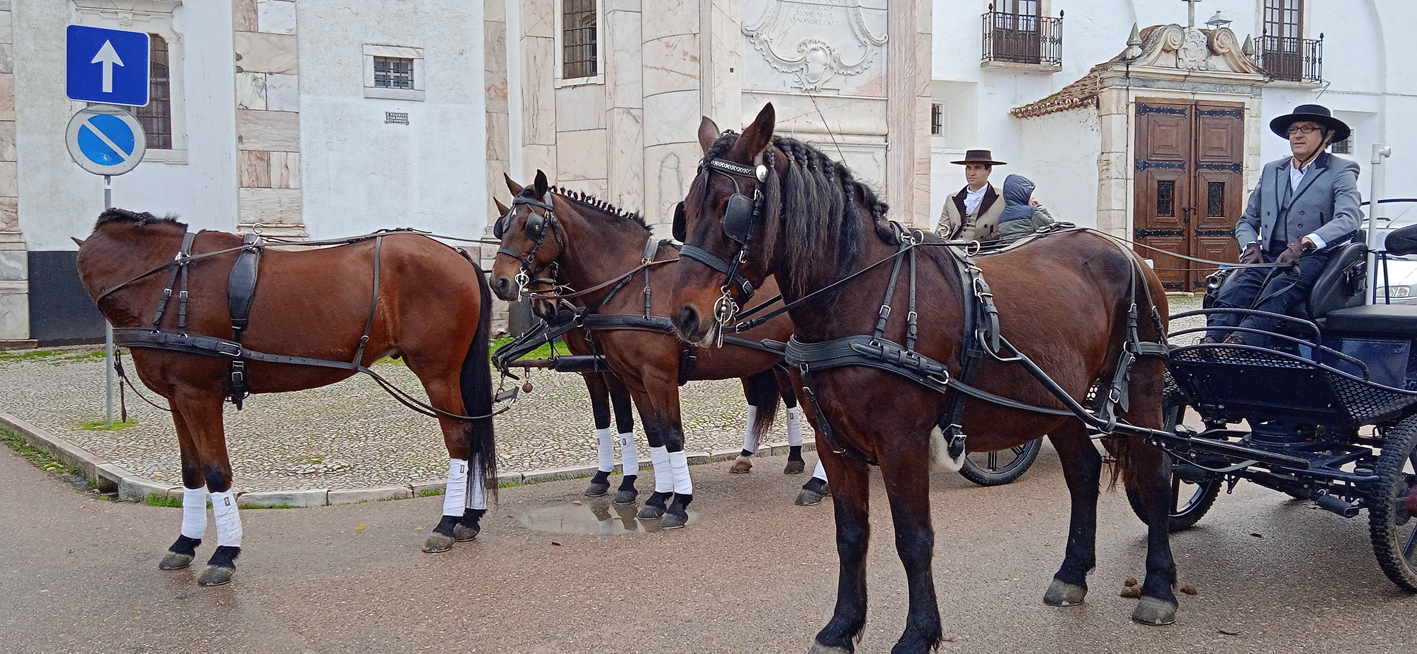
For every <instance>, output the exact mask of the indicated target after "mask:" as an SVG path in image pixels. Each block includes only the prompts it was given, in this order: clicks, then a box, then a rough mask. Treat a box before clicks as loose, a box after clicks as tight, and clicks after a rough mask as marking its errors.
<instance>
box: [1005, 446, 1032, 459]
mask: <svg viewBox="0 0 1417 654" xmlns="http://www.w3.org/2000/svg"><path fill="white" fill-rule="evenodd" d="M1027 449H1028V446H1027V445H1020V446H1018V447H1011V448H1009V451H1010V452H1013V453H1014V457H1015V458H1018V457H1021V456H1023V453H1024V451H1025V450H1027Z"/></svg>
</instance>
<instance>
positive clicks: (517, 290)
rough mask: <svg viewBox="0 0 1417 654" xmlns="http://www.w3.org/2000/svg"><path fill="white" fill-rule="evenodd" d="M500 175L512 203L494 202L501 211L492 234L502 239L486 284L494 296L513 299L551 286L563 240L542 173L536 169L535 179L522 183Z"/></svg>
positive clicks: (548, 186)
mask: <svg viewBox="0 0 1417 654" xmlns="http://www.w3.org/2000/svg"><path fill="white" fill-rule="evenodd" d="M503 178H505V179H506V182H507V189H508V190H510V191H511V192H512V206H511V207H510V208H508V207H507V206H506V205H503V204H502V203H501V202H498V203H497V208H498V209H499V210H501V211H502V214H501V216H500V217H498V218H497V222H496V223H495V224H494V227H493V235H494V237H496V238H498V239H500V240H501V241H502V242H501V245H500V247H498V248H497V258H496V259H495V260H494V261H493V264H492V275H491V279H490V280H489V284H490V285H491V287H492V292H494V293H496V294H497V297H499V298H502V299H503V300H506V301H508V302H515V301H516V300H517V298H518V297H519V296H520V295H521V293H522V291H524V290H527V289H533V290H536V289H540V290H546V289H549V288H551V287H552V286H554V284H555V271H554V266H555V261H556V258H557V257H559V256H561V250H562V249H563V248H564V246H565V243H564V242H563V240H562V235H561V230H560V229H559V227H558V226H557V224H556V216H555V212H554V211H553V210H552V208H551V202H552V200H551V198H550V197H549V194H548V191H549V190H550V188H551V186H550V183H549V182H548V181H547V180H546V173H544V172H542V171H540V170H538V171H536V180H535V181H534V182H533V183H532V185H531V186H525V187H524V186H521V185H519V184H517V183H516V182H514V181H512V178H511V177H509V176H507V175H505V174H504V175H503Z"/></svg>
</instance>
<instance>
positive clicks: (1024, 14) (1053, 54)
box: [983, 0, 1063, 66]
mask: <svg viewBox="0 0 1417 654" xmlns="http://www.w3.org/2000/svg"><path fill="white" fill-rule="evenodd" d="M1042 9H1043V8H1042V3H1041V2H1039V0H1000V1H999V2H997V3H990V4H989V11H987V12H985V14H984V58H983V59H984V61H986V62H1008V63H1017V64H1039V65H1045V66H1061V65H1062V63H1063V13H1062V12H1061V11H1060V12H1058V17H1057V18H1052V17H1049V16H1044V15H1043V14H1042Z"/></svg>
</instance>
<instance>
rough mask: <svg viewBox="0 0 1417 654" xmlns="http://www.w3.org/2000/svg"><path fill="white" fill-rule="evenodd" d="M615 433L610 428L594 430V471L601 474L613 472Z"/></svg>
mask: <svg viewBox="0 0 1417 654" xmlns="http://www.w3.org/2000/svg"><path fill="white" fill-rule="evenodd" d="M614 435H615V432H612V431H610V428H608V427H607V428H605V429H597V430H595V454H596V464H597V466H596V470H599V471H601V472H614V471H615V441H614V440H613V438H614Z"/></svg>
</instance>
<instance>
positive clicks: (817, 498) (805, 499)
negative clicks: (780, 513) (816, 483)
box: [796, 488, 826, 506]
mask: <svg viewBox="0 0 1417 654" xmlns="http://www.w3.org/2000/svg"><path fill="white" fill-rule="evenodd" d="M825 498H826V495H823V494H821V493H817V492H813V491H809V490H807V489H805V488H803V489H802V492H800V493H798V494H797V502H796V504H797V506H812V505H815V504H821V503H822V500H823V499H825Z"/></svg>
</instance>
